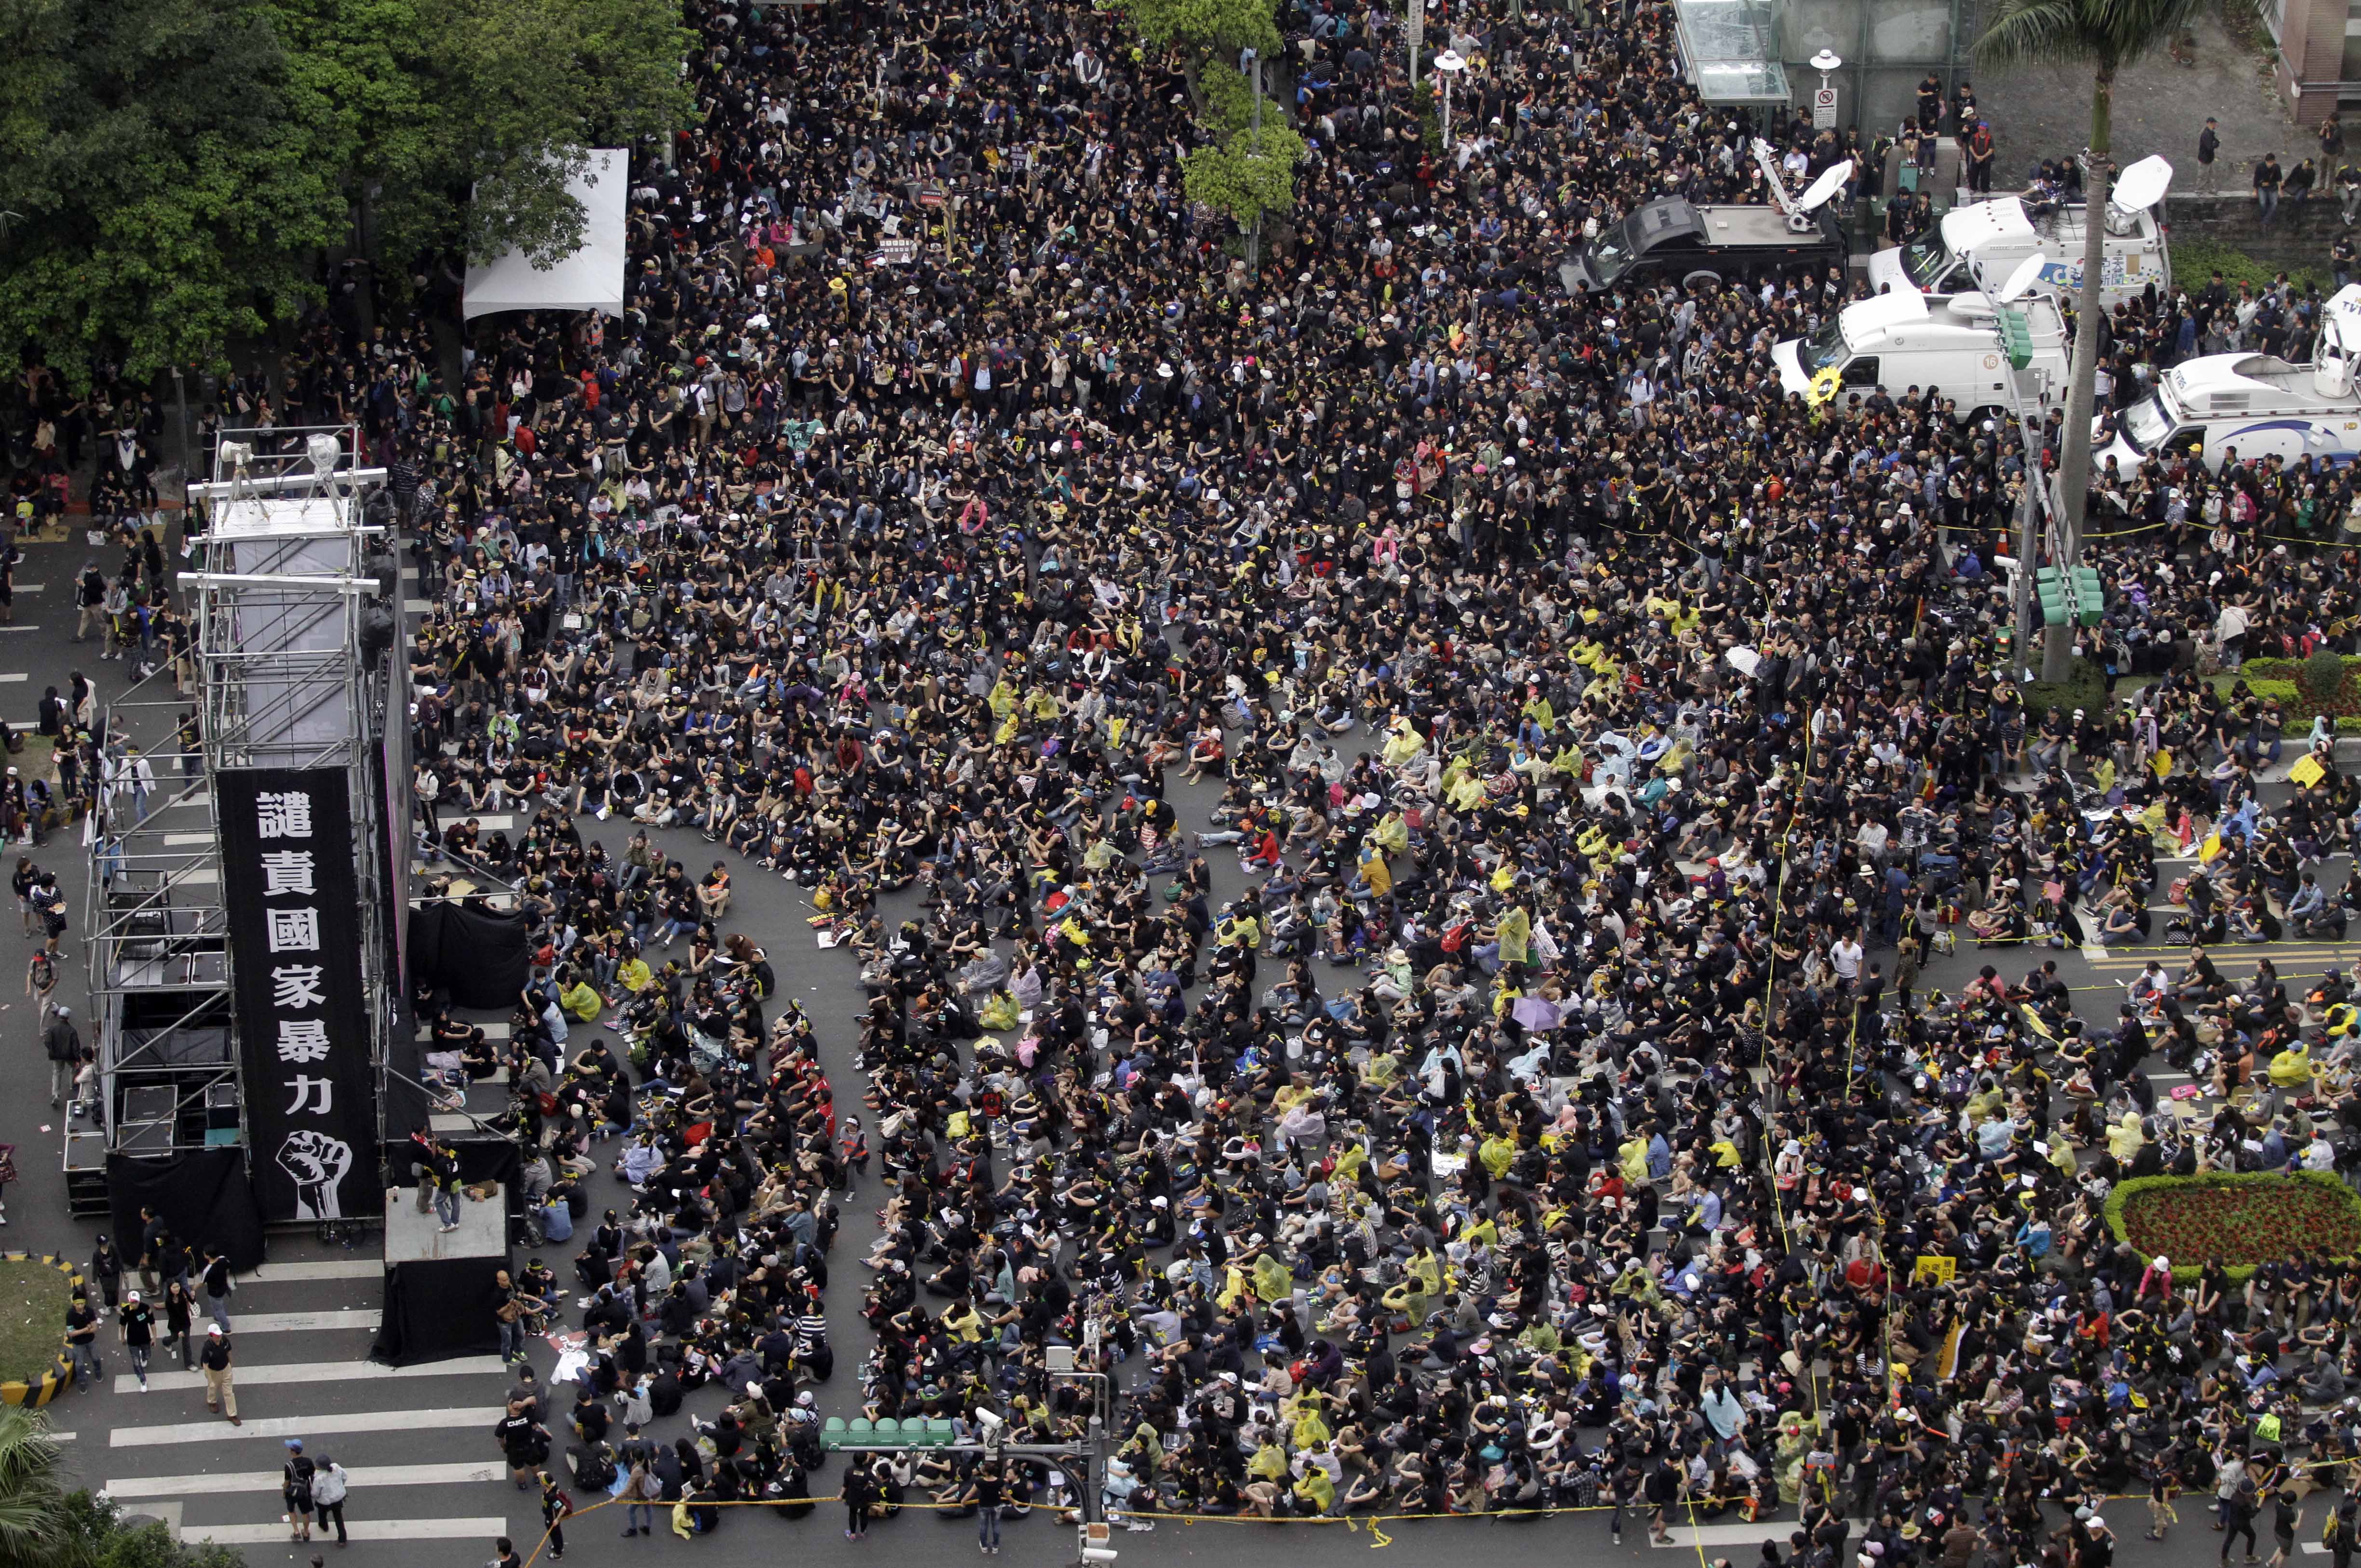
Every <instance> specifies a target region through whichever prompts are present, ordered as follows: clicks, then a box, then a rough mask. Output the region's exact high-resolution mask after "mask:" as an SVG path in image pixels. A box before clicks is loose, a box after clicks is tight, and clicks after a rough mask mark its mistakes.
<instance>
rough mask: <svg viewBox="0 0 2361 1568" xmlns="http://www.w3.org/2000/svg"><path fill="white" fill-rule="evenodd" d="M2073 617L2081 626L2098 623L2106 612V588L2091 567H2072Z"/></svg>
mask: <svg viewBox="0 0 2361 1568" xmlns="http://www.w3.org/2000/svg"><path fill="white" fill-rule="evenodd" d="M2074 609H2075V617H2074V619H2075V620H2076V621H2077V622H2079V623H2080V624H2081V625H2083V626H2096V625H2098V624H2099V621H2100V619H2101V618H2102V617H2103V616H2104V615H2105V614H2106V613H2107V590H2106V588H2105V587H2104V586H2103V585H2102V584H2101V583H2100V581H2099V574H2098V572H2097V570H2096V569H2095V568H2093V567H2090V566H2077V567H2076V568H2075V569H2074Z"/></svg>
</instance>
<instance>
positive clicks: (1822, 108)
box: [1812, 87, 1837, 131]
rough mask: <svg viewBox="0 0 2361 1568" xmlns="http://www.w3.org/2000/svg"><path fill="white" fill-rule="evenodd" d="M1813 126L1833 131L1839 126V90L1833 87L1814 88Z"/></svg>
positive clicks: (1817, 128) (1815, 128) (1819, 129)
mask: <svg viewBox="0 0 2361 1568" xmlns="http://www.w3.org/2000/svg"><path fill="white" fill-rule="evenodd" d="M1812 128H1813V129H1814V130H1816V131H1832V130H1834V129H1836V128H1837V90H1836V89H1835V88H1833V87H1815V88H1814V89H1812Z"/></svg>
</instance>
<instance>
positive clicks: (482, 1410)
mask: <svg viewBox="0 0 2361 1568" xmlns="http://www.w3.org/2000/svg"><path fill="white" fill-rule="evenodd" d="M383 1275H384V1264H383V1262H382V1261H381V1260H380V1259H379V1258H378V1257H375V1256H350V1257H330V1258H321V1259H316V1260H305V1261H301V1262H292V1261H291V1262H284V1263H266V1264H264V1265H263V1266H260V1267H259V1268H258V1269H255V1270H252V1271H250V1272H248V1273H247V1274H243V1275H240V1276H239V1277H238V1288H237V1292H236V1296H235V1297H234V1298H233V1299H232V1307H231V1313H230V1334H231V1342H232V1343H233V1345H234V1346H235V1349H236V1364H235V1368H234V1371H233V1374H232V1381H231V1387H232V1390H233V1392H234V1393H235V1395H236V1406H237V1411H238V1414H239V1416H240V1417H241V1418H242V1420H241V1422H240V1424H237V1425H232V1424H231V1423H230V1422H229V1421H228V1420H226V1419H225V1413H214V1412H212V1411H209V1410H208V1409H206V1406H205V1396H206V1392H207V1390H206V1387H205V1379H204V1375H203V1372H202V1371H200V1370H195V1369H189V1370H183V1369H182V1368H181V1366H180V1365H179V1356H178V1355H177V1354H175V1353H174V1352H173V1351H171V1350H170V1349H167V1348H165V1347H161V1346H159V1347H158V1350H157V1352H156V1354H155V1357H154V1360H153V1361H152V1362H151V1364H150V1367H149V1371H148V1387H147V1389H146V1390H145V1391H144V1392H143V1391H142V1389H141V1388H140V1386H139V1379H138V1378H137V1376H135V1375H133V1374H132V1372H131V1370H130V1367H129V1365H127V1362H126V1357H125V1352H124V1349H123V1347H122V1345H121V1344H120V1343H104V1342H103V1347H102V1352H101V1354H102V1358H103V1360H104V1364H105V1371H106V1372H107V1373H108V1374H109V1376H107V1377H106V1378H105V1379H104V1383H103V1384H101V1385H100V1386H99V1387H96V1388H94V1389H91V1390H88V1391H85V1390H82V1389H76V1390H73V1391H71V1392H70V1393H68V1394H67V1395H66V1396H65V1397H64V1398H61V1399H60V1401H58V1403H57V1404H55V1405H54V1406H52V1407H51V1408H50V1411H49V1414H50V1417H51V1419H52V1420H53V1421H55V1422H56V1423H57V1426H58V1429H59V1430H58V1431H57V1432H56V1435H57V1436H58V1437H60V1439H62V1440H64V1441H66V1442H68V1443H69V1444H71V1446H70V1447H68V1449H67V1450H66V1453H67V1456H68V1457H67V1461H66V1462H67V1464H69V1465H70V1466H71V1467H73V1468H74V1469H75V1470H76V1471H78V1472H79V1475H80V1480H81V1482H82V1484H83V1485H87V1486H91V1487H93V1489H99V1490H103V1491H104V1493H105V1495H106V1496H107V1497H109V1498H111V1499H112V1500H113V1501H115V1502H116V1503H118V1504H120V1505H122V1506H124V1507H125V1508H126V1509H128V1510H130V1511H132V1512H135V1513H137V1512H145V1513H148V1514H150V1515H154V1516H157V1517H159V1518H161V1519H163V1520H164V1521H165V1523H166V1524H167V1526H168V1527H169V1528H170V1529H172V1530H175V1531H176V1532H177V1533H178V1536H179V1538H180V1539H181V1541H185V1542H188V1543H190V1544H192V1545H193V1544H195V1543H197V1542H200V1541H214V1542H216V1543H218V1544H220V1545H224V1546H230V1547H244V1548H268V1547H269V1546H271V1545H272V1544H274V1543H276V1542H280V1541H286V1540H287V1539H288V1537H289V1534H290V1530H289V1526H288V1524H287V1522H286V1521H285V1520H284V1519H282V1518H281V1515H282V1513H283V1512H284V1504H283V1502H282V1500H281V1496H280V1486H281V1477H282V1473H281V1471H280V1469H279V1468H278V1466H279V1464H280V1461H281V1460H282V1459H283V1458H284V1457H285V1453H284V1451H283V1450H282V1448H281V1446H280V1445H281V1444H282V1443H284V1442H288V1441H299V1442H302V1444H303V1445H304V1451H305V1453H308V1454H309V1455H310V1456H311V1457H312V1458H313V1459H314V1460H315V1461H318V1460H321V1459H324V1458H328V1457H333V1458H334V1459H335V1461H336V1463H337V1464H339V1465H341V1466H342V1467H343V1469H344V1471H345V1473H346V1477H347V1482H348V1485H349V1487H350V1493H349V1496H348V1498H347V1501H346V1509H345V1512H346V1530H347V1533H348V1535H349V1537H350V1539H351V1540H352V1541H354V1542H355V1543H356V1544H357V1543H360V1542H364V1541H370V1542H376V1541H449V1542H454V1543H459V1542H467V1543H469V1547H468V1549H471V1550H472V1549H473V1548H475V1547H478V1546H480V1547H481V1548H482V1549H483V1550H480V1551H478V1552H476V1556H475V1557H474V1558H471V1559H469V1561H478V1560H480V1559H481V1558H483V1557H485V1556H488V1555H489V1554H490V1553H489V1549H490V1546H491V1542H492V1541H493V1539H494V1538H495V1537H498V1536H500V1535H504V1534H513V1535H515V1536H517V1538H518V1539H520V1540H526V1539H531V1538H533V1537H534V1536H535V1535H536V1534H537V1531H538V1530H539V1528H540V1519H539V1515H538V1513H537V1512H536V1511H535V1510H533V1509H531V1508H524V1509H522V1511H520V1512H519V1513H518V1514H517V1516H516V1517H515V1518H513V1519H511V1517H510V1514H509V1513H508V1512H507V1510H509V1509H511V1508H519V1506H520V1504H521V1502H522V1499H521V1498H520V1497H519V1496H518V1494H517V1493H516V1491H515V1490H514V1488H513V1487H512V1486H511V1483H510V1480H509V1475H508V1470H507V1467H506V1464H505V1463H504V1461H503V1459H502V1456H501V1454H500V1452H499V1450H498V1448H497V1446H496V1445H495V1444H493V1442H491V1438H490V1433H491V1429H492V1427H493V1425H494V1423H496V1422H497V1421H499V1420H500V1418H501V1416H502V1415H503V1414H505V1413H506V1406H505V1404H504V1402H503V1399H502V1393H503V1390H504V1389H505V1388H506V1387H508V1385H509V1381H510V1379H511V1376H513V1375H514V1374H513V1372H512V1369H511V1367H510V1366H509V1365H507V1364H506V1363H504V1362H503V1361H502V1360H501V1359H500V1357H499V1356H496V1355H469V1356H461V1357H456V1358H453V1359H451V1360H447V1361H436V1362H425V1363H421V1364H419V1365H412V1366H400V1367H394V1366H383V1365H377V1364H375V1363H373V1362H370V1361H368V1359H366V1358H367V1355H368V1346H369V1344H370V1342H371V1341H372V1339H373V1338H374V1336H375V1334H376V1331H377V1328H378V1324H379V1309H378V1307H377V1306H376V1305H374V1304H370V1305H365V1306H364V1305H355V1304H354V1303H355V1302H356V1300H362V1301H368V1302H370V1303H374V1302H375V1300H376V1299H377V1297H378V1295H379V1291H380V1290H381V1288H382V1284H381V1282H382V1279H383ZM362 1282H367V1283H366V1286H365V1287H363V1288H357V1286H361V1285H362ZM248 1308H252V1309H254V1310H247V1309H248ZM196 1326H197V1327H198V1328H199V1329H200V1330H202V1329H203V1328H204V1327H205V1323H204V1321H203V1319H200V1320H199V1321H198V1323H197V1325H196ZM544 1365H546V1363H545V1362H544ZM570 1392H571V1391H570V1390H569V1389H560V1390H558V1391H557V1394H556V1398H555V1399H553V1400H551V1401H550V1403H552V1404H555V1403H557V1402H558V1401H560V1400H563V1399H564V1398H569V1397H570ZM544 1419H545V1420H547V1421H548V1423H549V1424H550V1426H551V1427H552V1428H553V1429H554V1431H555V1432H556V1433H560V1434H562V1433H563V1432H564V1431H565V1426H564V1417H563V1414H562V1411H551V1410H550V1409H548V1408H547V1407H546V1406H545V1408H544ZM559 1441H560V1442H564V1441H565V1440H564V1438H563V1437H562V1436H561V1437H560V1439H559ZM334 1533H335V1531H334V1527H333V1526H332V1527H331V1528H330V1529H329V1530H328V1531H327V1532H326V1533H324V1534H322V1533H319V1532H317V1531H316V1530H315V1533H314V1541H327V1540H332V1539H333V1537H334ZM332 1550H333V1549H332ZM459 1550H461V1548H460V1547H459V1546H458V1545H456V1544H455V1545H453V1546H452V1547H449V1548H446V1549H445V1554H446V1555H447V1554H448V1553H449V1552H456V1551H459ZM452 1560H453V1561H457V1559H456V1558H453V1559H452Z"/></svg>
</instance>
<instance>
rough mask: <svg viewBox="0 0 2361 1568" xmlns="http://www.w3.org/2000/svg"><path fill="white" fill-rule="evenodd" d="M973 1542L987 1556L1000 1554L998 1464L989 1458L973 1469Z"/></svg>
mask: <svg viewBox="0 0 2361 1568" xmlns="http://www.w3.org/2000/svg"><path fill="white" fill-rule="evenodd" d="M975 1543H976V1546H977V1547H978V1548H979V1549H980V1550H982V1552H983V1554H984V1555H985V1556H987V1557H997V1556H999V1555H1000V1466H999V1465H997V1464H993V1463H992V1462H991V1461H989V1460H986V1461H985V1462H984V1463H983V1464H979V1465H977V1466H976V1471H975Z"/></svg>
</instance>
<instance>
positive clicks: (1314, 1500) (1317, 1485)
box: [1295, 1462, 1336, 1517]
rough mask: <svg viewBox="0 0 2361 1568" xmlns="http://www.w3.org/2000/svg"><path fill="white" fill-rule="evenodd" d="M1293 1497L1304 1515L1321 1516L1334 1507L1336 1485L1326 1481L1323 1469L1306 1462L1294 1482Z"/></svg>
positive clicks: (1326, 1477) (1325, 1473) (1326, 1475)
mask: <svg viewBox="0 0 2361 1568" xmlns="http://www.w3.org/2000/svg"><path fill="white" fill-rule="evenodd" d="M1295 1497H1296V1500H1297V1501H1298V1502H1300V1503H1301V1504H1302V1505H1303V1508H1304V1511H1305V1512H1306V1513H1309V1514H1312V1515H1313V1516H1315V1517H1317V1516H1320V1515H1323V1514H1325V1513H1326V1512H1327V1511H1328V1510H1329V1509H1330V1508H1334V1507H1335V1506H1336V1484H1335V1483H1334V1482H1333V1481H1331V1480H1329V1479H1328V1472H1327V1470H1326V1469H1325V1468H1323V1466H1321V1465H1319V1464H1312V1463H1308V1462H1307V1463H1306V1464H1304V1466H1303V1474H1302V1475H1301V1476H1300V1477H1298V1478H1297V1480H1296V1483H1295Z"/></svg>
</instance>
